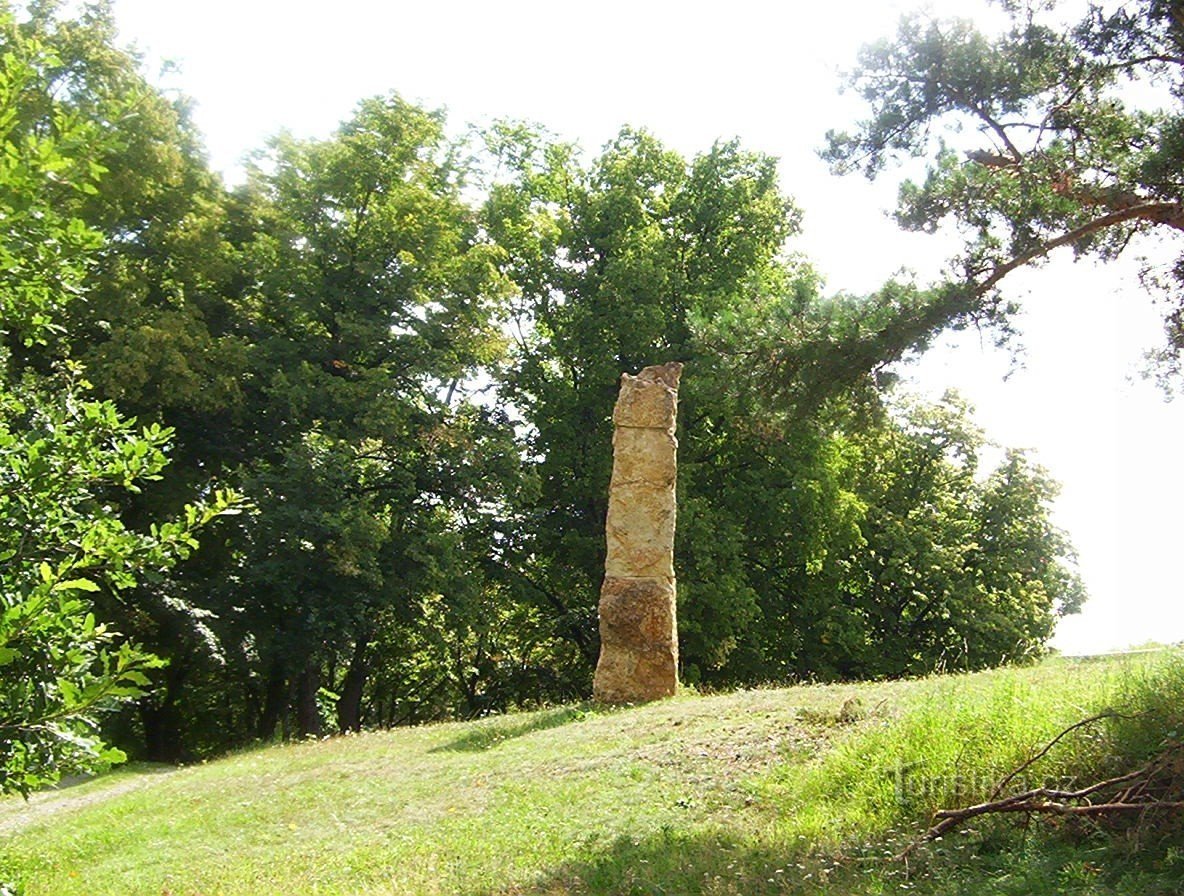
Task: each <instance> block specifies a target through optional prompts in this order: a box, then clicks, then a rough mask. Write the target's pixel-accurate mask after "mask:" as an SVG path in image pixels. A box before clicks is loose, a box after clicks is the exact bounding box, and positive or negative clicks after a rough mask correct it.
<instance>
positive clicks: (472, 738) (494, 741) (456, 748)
mask: <svg viewBox="0 0 1184 896" xmlns="http://www.w3.org/2000/svg"><path fill="white" fill-rule="evenodd" d="M589 713H590V710H589V707H588V705H586V704H577V705H575V706H561V707H558V708H556V709H548V710H543V711H541V712H534V713H530V714H529V715H525V716H523V715H517V714H514V715H507V716H500V717H495V718H492V719H487V720H485V721H483V722H481V723H479V724H477V725H474V726H473V727H472V728H471V730H468V731H466V732H465V733H464V734H462V735H461V736H460V737H458V738H457V739H456V740H454V741H450V742H449V743H446V744H441V745H440V746H438V747H436V748H434V749H433V750H432V751H431V752H433V753H480V752H482V751H484V750H491V749H493V748H494V747H496V746H498V745H500V744H503V743H505V742H506V741H508V740H513V739H514V738H516V737H522V736H523V735H526V734H532V733H534V732H535V731H546V730H547V729H549V728H558V727H560V726H561V725H566V724H567V723H568V722H579V721H583V720H584V719H586V718H587V717H588V715H589Z"/></svg>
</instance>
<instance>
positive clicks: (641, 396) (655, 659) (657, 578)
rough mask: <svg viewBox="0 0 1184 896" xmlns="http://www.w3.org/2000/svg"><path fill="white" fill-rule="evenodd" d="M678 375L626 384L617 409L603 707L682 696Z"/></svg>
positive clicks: (600, 667)
mask: <svg viewBox="0 0 1184 896" xmlns="http://www.w3.org/2000/svg"><path fill="white" fill-rule="evenodd" d="M681 374H682V365H681V364H678V363H676V362H672V363H670V364H664V365H662V366H661V367H647V368H645V369H644V370H642V371H641V373H639V374H638V375H637V376H630V375H629V374H627V373H626V374H622V376H621V392H620V395H619V396H618V398H617V405H616V407H615V408H614V409H613V474H612V481H611V483H610V484H609V497H608V520H607V522H606V524H605V529H606V535H607V540H608V556H607V558H606V560H605V570H604V573H605V574H604V586H603V587H602V588H601V591H600V662H599V663H597V664H596V678H595V681H594V683H593V686H592V694H593V697H594V698H595V699H596V700H599V701H601V702H603V703H639V702H643V701H646V700H656V699H658V698H661V697H669V696H671V695H673V694H674V692H675V690H676V688H677V687H678V626H677V622H676V620H675V590H674V516H675V503H674V484H675V473H676V464H677V451H678V440H677V439H676V438H675V436H674V423H675V416H676V413H677V410H678V380H679V377H680V376H681Z"/></svg>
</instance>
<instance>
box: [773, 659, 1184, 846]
mask: <svg viewBox="0 0 1184 896" xmlns="http://www.w3.org/2000/svg"><path fill="white" fill-rule="evenodd" d="M1108 712H1112V713H1116V714H1117V715H1114V716H1113V717H1106V718H1102V719H1099V720H1098V721H1097V722H1096V723H1092V724H1090V725H1087V726H1084V727H1082V728H1080V729H1078V730H1076V731H1074V732H1072V733H1070V734H1069V735H1067V736H1065V737H1064V738H1063V739H1061V740H1060V741H1059V742H1058V743H1057V744H1056V745H1055V746H1054V747H1053V748H1052V749H1051V750H1049V751H1048V753H1047V755H1045V756H1043V757H1042V758H1040V760H1039V761H1037V762H1034V763H1032V764H1031V766H1030V767H1029V768H1026V769H1025V770H1024V771H1023V773H1022V774H1021V775H1019V776H1017V778H1016V779H1015V780H1014V781H1012V782H1011V784H1010V785H1009V790H1011V791H1015V790H1020V789H1025V788H1028V787H1038V786H1048V785H1050V784H1056V785H1059V786H1064V785H1072V784H1074V783H1076V784H1081V783H1084V782H1088V781H1093V780H1099V779H1101V778H1104V777H1105V776H1107V775H1109V774H1113V773H1114V772H1115V771H1126V770H1131V769H1133V768H1136V767H1137V766H1138V765H1140V764H1141V763H1143V762H1144V761H1146V759H1148V758H1149V757H1150V756H1152V755H1153V754H1154V753H1155V752H1157V751H1158V750H1159V749H1161V748H1162V746H1163V744H1164V742H1165V739H1170V738H1179V736H1180V734H1181V732H1184V659H1182V658H1181V657H1180V656H1179V655H1178V654H1170V655H1163V656H1160V657H1151V658H1146V657H1137V658H1136V657H1131V658H1129V659H1126V660H1123V661H1121V662H1119V663H1105V664H1102V663H1089V662H1082V663H1078V662H1075V661H1071V660H1058V661H1055V662H1052V663H1048V664H1046V665H1045V666H1043V667H1041V668H1038V669H1034V670H1033V669H1012V670H1000V671H996V672H993V673H988V674H978V675H971V676H953V677H941V678H934V679H931V680H930V681H927V682H923V683H920V685H919V687H918V688H917V689H916V690H915V691H913V692H912V693H911V694H910V698H909V700H908V702H907V704H906V705H905V706H903V707H902V708H900V709H899V710H895V709H893V708H892V707H884V708H882V709H881V711H880V713H879V717H878V718H876V717H874V716H873V719H872V720H871V721H869V723H868V724H866V725H865V726H863V727H862V728H859V729H857V730H855V731H853V732H852V733H851V734H850V735H849V736H848V737H846V738H843V739H841V740H840V741H839V742H838V743H837V744H836V745H835V747H834V748H833V749H832V750H830V751H829V752H827V753H826V754H824V755H823V756H821V757H820V758H819V759H818V760H817V761H815V762H812V763H804V764H802V763H797V764H794V763H786V764H785V765H784V766H782V767H781V768H779V769H778V770H776V771H775V772H773V773H772V774H770V775H769V776H768V777H767V779H766V780H765V781H763V782H762V786H761V789H762V791H763V794H764V796H765V797H766V798H767V799H769V800H771V801H774V802H777V803H779V804H780V805H781V806H783V808H784V818H785V822H784V824H785V826H786V828H787V833H789V834H790V835H792V836H796V837H799V838H804V839H806V840H808V841H810V842H812V843H815V844H818V845H823V846H829V847H836V846H839V845H842V844H843V843H848V842H852V841H868V840H872V839H884V838H888V839H891V838H893V837H901V836H906V835H908V834H910V833H915V832H916V831H918V830H919V829H920V828H921V827H922V826H924V825H925V824H926V823H927V822H928V820H929V819H930V818H931V817H932V815H933V813H934V812H935V811H936V810H938V809H940V808H949V807H954V806H962V805H969V804H973V803H978V802H982V801H985V800H987V799H990V798H991V797H992V796H994V795H995V794H994V791H995V788H996V786H997V784H998V783H999V782H1000V781H1001V780H1002V779H1003V778H1004V777H1005V776H1007V775H1008V774H1010V773H1011V772H1013V771H1014V770H1016V769H1018V768H1020V766H1022V765H1023V764H1024V763H1026V762H1028V761H1029V760H1031V759H1032V758H1033V757H1034V756H1036V755H1037V753H1038V752H1039V751H1040V750H1042V749H1043V748H1044V747H1045V746H1046V745H1048V744H1049V742H1050V741H1052V740H1053V739H1054V738H1055V737H1056V736H1057V735H1058V734H1060V733H1061V732H1063V731H1064V730H1065V729H1066V728H1068V727H1069V726H1071V725H1073V724H1075V723H1078V722H1080V721H1082V720H1084V719H1086V718H1089V717H1091V716H1096V715H1101V714H1104V713H1108Z"/></svg>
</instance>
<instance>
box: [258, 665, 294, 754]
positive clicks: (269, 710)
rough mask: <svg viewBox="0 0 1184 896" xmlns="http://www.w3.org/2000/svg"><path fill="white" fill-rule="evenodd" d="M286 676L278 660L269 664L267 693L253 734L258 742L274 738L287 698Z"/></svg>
mask: <svg viewBox="0 0 1184 896" xmlns="http://www.w3.org/2000/svg"><path fill="white" fill-rule="evenodd" d="M286 679H287V676H286V675H285V674H284V667H283V664H282V663H281V662H280V660H279V659H275V660H273V661H272V663H271V669H270V671H269V672H268V673H267V692H266V694H264V697H263V711H262V712H261V713H260V714H259V724H258V726H257V727H256V729H255V734H256V736H257V737H258V738H259V739H260V740H271V739H272V738H273V737H274V736H275V726H276V725H278V724H279V722H280V716H281V715H282V714H283V711H284V708H285V705H286V703H287V696H288V687H287V685H288V683H287V680H286Z"/></svg>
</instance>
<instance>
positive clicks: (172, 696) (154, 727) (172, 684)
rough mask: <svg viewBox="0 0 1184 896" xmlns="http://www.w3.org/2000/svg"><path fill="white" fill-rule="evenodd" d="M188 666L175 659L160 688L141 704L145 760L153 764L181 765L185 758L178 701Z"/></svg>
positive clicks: (167, 670)
mask: <svg viewBox="0 0 1184 896" xmlns="http://www.w3.org/2000/svg"><path fill="white" fill-rule="evenodd" d="M185 674H186V671H185V664H184V663H183V662H182V661H181V660H180V659H179V658H174V659H173V661H172V662H171V663H170V664H169V666H168V667H167V669H166V670H165V675H164V681H163V682H161V688H160V689H159V690H158V691H157V692H155V693H154V694H152V695H151V696H150V697H145V698H144V699H143V700H141V701H140V703H139V710H140V724H142V725H143V726H144V758H145V759H147V760H149V761H150V762H170V763H174V764H175V763H178V762H182V761H183V760H184V759H185V758H186V751H185V737H184V735H183V733H182V731H181V714H180V712H178V706H179V702H178V697H179V695H180V691H181V686H182V684H183V682H184V680H185Z"/></svg>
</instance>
